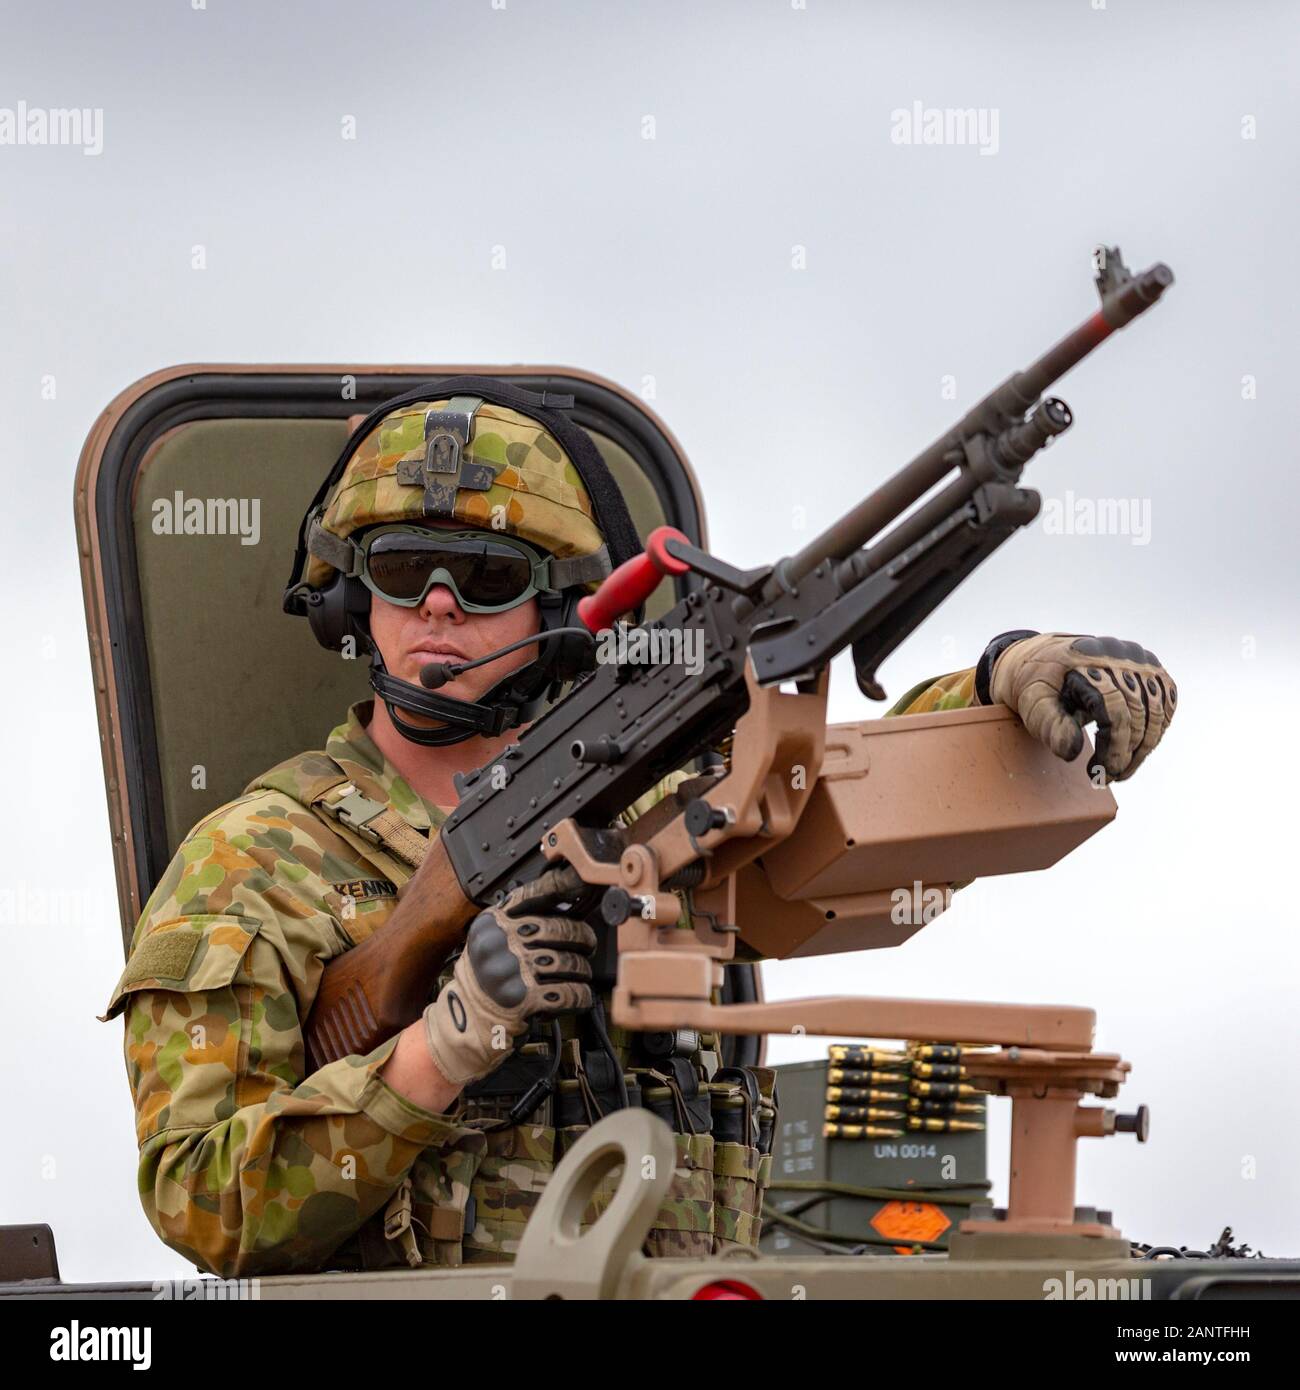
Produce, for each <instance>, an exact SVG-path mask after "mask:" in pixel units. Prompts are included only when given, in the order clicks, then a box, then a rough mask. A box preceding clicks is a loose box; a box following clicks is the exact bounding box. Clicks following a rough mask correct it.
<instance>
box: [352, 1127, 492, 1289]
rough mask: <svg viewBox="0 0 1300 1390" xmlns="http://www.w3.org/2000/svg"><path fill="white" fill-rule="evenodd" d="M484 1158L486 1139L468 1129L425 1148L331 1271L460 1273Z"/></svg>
mask: <svg viewBox="0 0 1300 1390" xmlns="http://www.w3.org/2000/svg"><path fill="white" fill-rule="evenodd" d="M486 1153H487V1139H486V1136H485V1135H484V1134H483V1133H482V1132H481V1131H480V1130H477V1129H468V1128H467V1129H461V1130H458V1131H457V1133H456V1135H455V1137H454V1138H452V1139H450V1140H448V1141H446V1142H445V1143H443V1144H440V1145H439V1146H438V1147H437V1148H436V1149H432V1148H431V1149H425V1150H424V1151H423V1152H422V1153H421V1154H420V1155H419V1156H418V1157H417V1158H416V1160H415V1162H414V1163H413V1164H412V1165H411V1171H410V1172H409V1173H408V1174H407V1176H406V1178H405V1179H403V1181H402V1183H401V1184H400V1185H399V1186H398V1188H397V1189H396V1191H395V1192H394V1193H393V1194H392V1196H391V1197H390V1198H389V1199H388V1202H387V1203H386V1205H385V1206H383V1207H381V1208H380V1210H379V1211H378V1212H377V1213H376V1214H375V1216H374V1217H372V1218H371V1219H370V1220H369V1221H367V1222H366V1223H365V1224H364V1225H363V1226H362V1227H361V1229H360V1230H358V1231H357V1233H356V1236H355V1237H354V1238H353V1240H352V1241H349V1242H347V1243H346V1244H345V1245H344V1246H343V1247H341V1248H340V1249H339V1250H338V1251H336V1252H335V1254H334V1256H333V1258H332V1261H331V1265H332V1267H333V1268H337V1269H351V1268H360V1269H366V1270H371V1269H405V1268H408V1267H412V1266H418V1265H437V1266H440V1267H442V1268H444V1269H456V1268H458V1267H459V1266H460V1265H461V1264H462V1263H464V1250H463V1243H464V1238H465V1233H466V1232H467V1231H468V1230H470V1229H471V1228H472V1227H473V1224H474V1198H473V1195H472V1193H473V1187H474V1180H475V1177H476V1175H477V1173H478V1170H479V1167H480V1166H481V1164H482V1162H483V1159H484V1157H485V1155H486Z"/></svg>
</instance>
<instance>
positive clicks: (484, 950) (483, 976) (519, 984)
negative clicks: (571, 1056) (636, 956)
mask: <svg viewBox="0 0 1300 1390" xmlns="http://www.w3.org/2000/svg"><path fill="white" fill-rule="evenodd" d="M572 880H573V871H572V870H568V869H566V870H555V869H552V870H550V871H549V872H547V873H545V874H543V875H542V876H541V877H540V878H538V879H536V880H534V881H533V882H532V883H529V884H525V885H524V887H522V888H520V889H518V890H516V891H515V892H514V893H512V894H511V895H510V896H509V897H508V898H507V899H506V900H505V902H503V903H502V904H501V905H500V906H499V907H491V908H488V909H487V910H486V911H484V912H480V913H479V915H478V916H477V917H475V918H474V920H473V921H472V922H471V923H470V925H469V932H468V935H467V937H466V940H465V949H464V951H462V952H461V955H460V959H459V960H457V962H456V967H455V970H454V971H453V973H452V977H451V979H450V980H449V981H448V982H447V984H446V986H445V988H444V989H443V990H442V991H441V992H440V993H439V995H438V997H437V998H436V999H435V1000H434V1001H433V1003H432V1004H430V1005H429V1007H428V1008H427V1009H426V1010H425V1011H424V1029H425V1036H426V1038H427V1039H428V1043H429V1052H430V1054H431V1055H432V1057H433V1060H434V1064H435V1065H436V1066H437V1068H438V1070H439V1071H440V1072H441V1073H442V1074H443V1076H445V1077H446V1078H447V1080H448V1081H450V1082H452V1083H453V1084H454V1085H457V1086H463V1085H464V1084H465V1083H466V1082H468V1081H474V1080H477V1079H478V1078H479V1077H483V1076H486V1075H487V1074H488V1073H489V1072H492V1071H495V1070H496V1068H497V1067H499V1066H500V1065H501V1063H502V1062H504V1061H505V1060H506V1058H507V1057H509V1056H510V1053H511V1051H512V1049H513V1044H514V1040H515V1038H517V1037H518V1036H519V1035H520V1034H521V1033H523V1032H525V1031H526V1030H527V1028H528V1021H529V1020H530V1019H531V1018H533V1017H535V1016H536V1015H538V1014H558V1013H567V1012H570V1011H573V1010H580V1009H589V1008H590V1007H591V984H590V981H591V963H590V961H589V960H588V959H587V957H588V956H590V954H591V953H592V951H594V950H595V949H596V933H595V932H593V931H592V929H591V928H590V927H589V926H588V925H587V924H586V923H585V922H581V921H577V920H574V919H572V918H568V917H554V916H545V915H543V914H544V913H547V912H554V911H555V909H556V908H557V907H560V906H562V905H563V904H564V903H565V902H566V901H569V900H571V899H572V896H573V893H572V888H571V886H570V885H571V883H572ZM566 888H567V889H568V891H566Z"/></svg>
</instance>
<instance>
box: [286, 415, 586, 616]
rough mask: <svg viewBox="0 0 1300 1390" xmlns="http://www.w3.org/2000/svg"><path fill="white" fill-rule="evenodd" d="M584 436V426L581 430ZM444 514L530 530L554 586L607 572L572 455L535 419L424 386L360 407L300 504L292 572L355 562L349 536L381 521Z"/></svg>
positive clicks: (314, 575)
mask: <svg viewBox="0 0 1300 1390" xmlns="http://www.w3.org/2000/svg"><path fill="white" fill-rule="evenodd" d="M584 438H585V436H584ZM433 519H446V520H454V521H460V522H464V523H466V524H467V525H470V526H475V527H482V528H483V529H485V530H494V531H500V532H502V533H504V534H506V535H512V536H518V537H519V538H520V539H521V540H525V541H530V542H531V543H532V544H534V545H536V546H539V547H540V548H541V549H542V550H544V551H547V552H549V554H550V555H552V556H553V557H554V561H555V562H558V563H554V562H553V563H552V566H551V574H552V576H553V578H554V581H555V584H556V587H557V588H561V589H564V588H569V587H571V586H573V585H579V584H580V585H583V586H589V585H590V584H592V583H594V582H598V581H599V580H600V579H602V578H604V576H605V575H607V574H608V573H609V572H610V569H611V564H610V554H609V547H608V545H607V544H606V541H605V538H604V536H603V535H602V532H601V529H600V526H599V525H598V523H597V521H596V519H595V510H594V508H593V505H592V499H591V496H590V494H589V492H588V490H587V487H586V486H585V484H584V483H583V479H582V476H581V475H580V474H579V472H578V469H577V467H576V466H575V464H574V461H573V460H572V459H571V458H570V457H569V455H568V453H566V451H565V450H564V448H563V447H562V446H561V444H560V442H559V440H558V439H557V438H556V436H555V434H554V433H553V432H552V431H551V430H550V429H548V428H547V427H546V426H545V425H544V424H542V423H540V422H539V421H537V420H535V419H532V418H530V417H529V416H527V415H524V414H522V413H521V412H520V411H519V410H517V409H514V408H512V407H510V406H508V405H502V404H497V403H495V402H492V401H487V400H484V399H483V398H482V397H480V396H469V395H455V396H447V395H432V396H430V397H427V398H425V399H421V400H414V401H405V402H404V403H403V404H400V405H397V406H396V407H395V408H392V409H387V410H385V411H384V412H382V413H379V414H378V418H376V417H375V415H371V416H370V417H368V418H367V420H366V421H365V422H364V423H363V425H362V426H361V427H360V428H359V429H358V430H357V431H356V433H354V435H353V437H352V439H351V440H350V441H349V452H348V457H347V459H346V461H345V463H344V465H343V468H342V470H341V473H340V475H339V477H338V479H337V481H336V482H335V483H333V485H332V486H330V488H329V490H328V493H327V494H326V496H325V497H324V498H323V499H320V500H319V501H318V503H317V505H316V506H315V507H314V508H313V511H312V514H311V515H309V517H308V520H307V525H306V533H305V536H304V540H305V543H306V551H307V556H306V565H305V568H304V569H303V571H302V573H301V576H300V580H299V582H301V583H302V584H304V585H306V587H307V588H309V589H320V588H322V587H323V586H324V585H326V584H327V583H328V582H329V581H330V579H331V578H332V574H331V571H334V570H337V571H339V572H340V573H342V574H350V573H354V572H355V550H354V547H353V544H352V541H351V537H352V536H353V535H354V534H355V533H357V532H360V531H362V530H364V529H366V528H367V527H370V526H377V525H381V524H384V523H387V522H420V521H425V520H433Z"/></svg>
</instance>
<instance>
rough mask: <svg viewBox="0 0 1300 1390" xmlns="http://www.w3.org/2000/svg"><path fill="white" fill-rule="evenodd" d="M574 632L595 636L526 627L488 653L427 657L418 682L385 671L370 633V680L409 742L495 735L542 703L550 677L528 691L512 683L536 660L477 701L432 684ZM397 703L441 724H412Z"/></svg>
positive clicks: (429, 744) (438, 743)
mask: <svg viewBox="0 0 1300 1390" xmlns="http://www.w3.org/2000/svg"><path fill="white" fill-rule="evenodd" d="M575 633H576V634H578V635H580V636H583V637H586V638H588V639H589V640H592V642H593V645H594V639H593V638H592V637H591V634H590V633H589V632H587V630H586V629H585V628H574V627H562V628H551V629H549V630H544V631H542V632H540V633H530V634H529V635H528V636H526V637H523V638H520V639H519V640H518V641H517V642H511V643H509V644H508V645H507V646H505V647H501V648H499V649H498V650H497V651H494V652H489V653H488V654H487V656H482V657H479V658H478V660H476V661H467V662H452V663H432V664H431V665H430V666H429V667H426V668H425V671H424V672H423V673H422V677H421V681H422V683H421V684H420V685H416V684H414V683H413V682H411V681H404V680H399V679H398V678H397V677H396V676H394V675H390V674H389V672H388V670H387V669H386V668H385V666H384V658H383V655H382V654H381V653H380V651H379V648H378V646H377V645H376V644H375V642H374V639H373V638H369V639H368V645H369V649H370V685H371V688H372V689H373V690H374V692H375V694H376V695H378V696H379V698H380V699H381V700H382V701H383V702H384V705H385V707H386V708H387V710H388V717H389V719H391V720H392V722H393V727H394V728H395V729H396V730H397V732H398V733H399V734H401V736H402V737H403V738H405V739H408V740H409V741H410V742H411V743H418V744H420V745H422V746H424V747H426V748H438V747H445V746H446V745H448V744H452V743H463V742H464V741H465V740H466V739H469V738H474V737H476V736H477V737H481V736H487V737H495V736H496V735H498V734H501V733H504V731H505V730H506V729H512V728H514V727H515V725H517V724H519V723H522V722H523V720H524V719H526V718H528V717H530V716H531V714H532V713H533V711H534V710H535V709H536V707H537V706H538V705H540V704H541V701H542V697H543V694H544V693H545V688H546V684H549V682H546V683H544V684H542V686H541V688H540V689H539V690H538V691H537V692H536V693H535V694H533V695H526V694H521V692H520V691H519V690H518V689H517V683H518V682H519V681H520V680H521V679H526V677H527V673H528V671H529V670H530V669H531V668H532V667H533V666H535V665H536V664H537V663H536V662H530V663H529V665H528V666H525V667H522V668H516V669H515V670H512V671H510V672H508V673H507V674H506V675H505V676H504V677H503V678H502V679H501V680H499V681H498V682H497V683H496V685H494V686H493V687H492V688H491V689H490V690H488V691H487V692H486V693H485V694H484V696H483V699H482V700H478V701H476V700H459V699H457V698H456V697H455V696H453V695H438V694H435V693H434V689H433V687H436V686H438V685H443V684H445V683H446V682H447V681H448V680H454V679H455V678H456V675H458V674H459V673H460V672H461V671H464V670H468V669H470V668H471V667H475V666H483V665H486V664H487V663H488V662H490V661H494V660H496V659H497V657H500V656H504V655H506V654H507V653H508V652H512V651H515V650H516V649H517V648H519V647H526V646H531V645H532V644H533V643H534V642H540V643H541V644H542V645H543V646H545V645H547V644H548V643H550V642H552V641H554V640H555V639H557V638H559V637H562V636H564V635H566V634H575ZM428 677H431V679H429V680H428V684H424V683H423V682H424V680H425V678H428ZM399 708H400V709H404V710H407V711H408V712H409V713H411V714H422V715H425V716H426V717H428V718H430V719H440V720H442V721H443V725H444V727H442V728H438V729H428V728H425V727H424V726H422V725H419V724H412V723H411V722H410V721H409V720H406V719H403V718H402V716H401V715H400V714H398V712H397V711H398V709H399Z"/></svg>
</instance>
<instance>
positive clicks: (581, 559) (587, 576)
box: [551, 545, 612, 589]
mask: <svg viewBox="0 0 1300 1390" xmlns="http://www.w3.org/2000/svg"><path fill="white" fill-rule="evenodd" d="M611 568H612V567H611V565H610V561H609V547H608V546H607V545H602V546H601V547H600V549H599V550H594V551H592V553H591V554H590V555H571V556H570V557H569V558H568V559H566V560H557V559H556V558H555V556H553V555H552V556H551V588H552V589H568V588H570V587H572V586H573V585H575V584H588V583H590V582H592V581H593V580H597V579H604V578H605V576H606V575H607V574H609V573H611Z"/></svg>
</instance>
